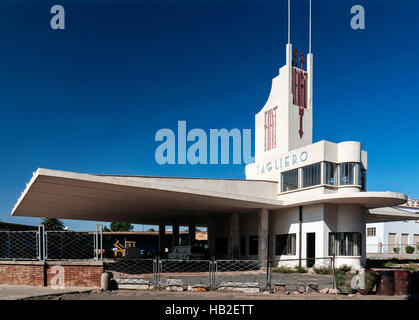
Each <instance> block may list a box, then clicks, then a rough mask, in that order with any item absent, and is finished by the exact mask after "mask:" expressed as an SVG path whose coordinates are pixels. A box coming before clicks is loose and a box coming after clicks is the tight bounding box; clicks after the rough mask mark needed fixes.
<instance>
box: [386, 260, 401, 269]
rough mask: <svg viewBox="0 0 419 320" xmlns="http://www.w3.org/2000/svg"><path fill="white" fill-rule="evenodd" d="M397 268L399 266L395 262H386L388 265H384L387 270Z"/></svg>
mask: <svg viewBox="0 0 419 320" xmlns="http://www.w3.org/2000/svg"><path fill="white" fill-rule="evenodd" d="M397 266H398V264H397V263H394V262H391V261H389V262H386V263H384V264H383V267H385V268H392V267H397Z"/></svg>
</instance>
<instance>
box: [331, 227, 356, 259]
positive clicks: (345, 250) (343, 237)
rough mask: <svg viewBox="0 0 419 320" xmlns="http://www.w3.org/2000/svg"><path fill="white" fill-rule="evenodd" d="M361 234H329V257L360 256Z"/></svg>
mask: <svg viewBox="0 0 419 320" xmlns="http://www.w3.org/2000/svg"><path fill="white" fill-rule="evenodd" d="M361 243H362V241H361V233H360V232H331V233H329V255H331V256H332V255H336V256H360V255H361V252H362V251H361Z"/></svg>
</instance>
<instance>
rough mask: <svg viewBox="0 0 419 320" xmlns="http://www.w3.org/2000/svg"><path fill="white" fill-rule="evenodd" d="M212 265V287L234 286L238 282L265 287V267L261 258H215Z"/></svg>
mask: <svg viewBox="0 0 419 320" xmlns="http://www.w3.org/2000/svg"><path fill="white" fill-rule="evenodd" d="M214 266H215V270H214V272H215V274H214V277H213V279H214V283H213V287H214V288H220V287H221V288H226V287H236V286H237V285H238V283H245V284H246V286H249V287H252V286H253V287H257V288H259V289H260V290H264V289H265V287H266V284H267V280H268V274H267V268H266V263H265V266H263V262H262V261H261V260H216V261H214Z"/></svg>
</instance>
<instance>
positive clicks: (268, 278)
mask: <svg viewBox="0 0 419 320" xmlns="http://www.w3.org/2000/svg"><path fill="white" fill-rule="evenodd" d="M265 290H268V291H269V292H271V290H272V285H271V261H269V260H268V262H267V263H266V284H265Z"/></svg>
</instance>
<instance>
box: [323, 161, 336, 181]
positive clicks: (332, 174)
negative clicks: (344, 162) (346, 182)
mask: <svg viewBox="0 0 419 320" xmlns="http://www.w3.org/2000/svg"><path fill="white" fill-rule="evenodd" d="M337 167H338V166H337V164H336V163H331V162H325V163H324V183H325V184H330V185H332V186H336V185H337V184H338V179H337V176H338V172H337Z"/></svg>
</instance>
